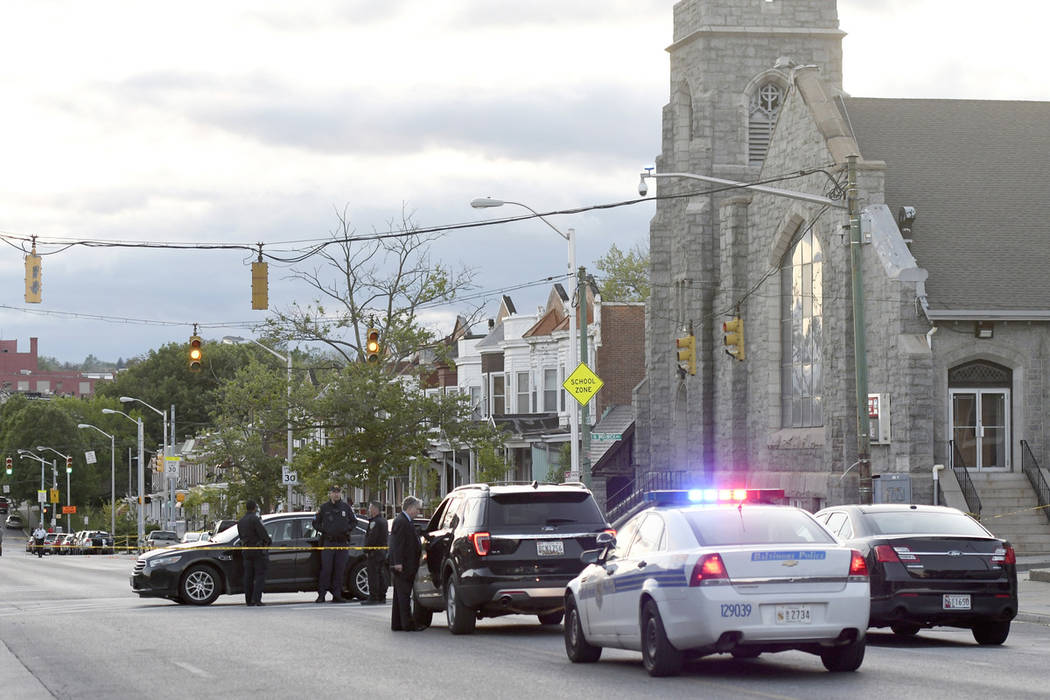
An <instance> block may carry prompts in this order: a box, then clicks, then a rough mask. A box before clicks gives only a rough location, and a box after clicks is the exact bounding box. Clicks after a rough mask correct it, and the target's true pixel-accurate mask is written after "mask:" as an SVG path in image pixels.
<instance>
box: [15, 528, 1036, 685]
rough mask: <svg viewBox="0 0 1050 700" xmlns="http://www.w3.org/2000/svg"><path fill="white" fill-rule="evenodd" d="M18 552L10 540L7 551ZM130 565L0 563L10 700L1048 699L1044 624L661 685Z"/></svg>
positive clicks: (798, 656) (528, 622)
mask: <svg viewBox="0 0 1050 700" xmlns="http://www.w3.org/2000/svg"><path fill="white" fill-rule="evenodd" d="M8 544H10V542H8ZM131 566H132V559H131V557H126V556H94V557H70V556H67V557H57V556H56V557H45V558H43V559H37V558H36V557H30V556H27V555H25V554H24V553H23V552H21V551H19V550H18V549H15V548H8V549H7V551H5V553H4V556H3V557H0V696H3V697H5V698H13V699H14V698H17V699H18V700H31V699H34V698H48V697H57V698H78V699H79V698H107V699H108V698H178V699H179V700H185V698H238V697H252V698H271V697H310V698H327V697H332V698H335V697H339V698H344V699H345V698H346V697H348V696H350V697H368V698H385V697H390V698H404V697H406V696H408V695H409V694H411V695H417V696H419V697H427V698H451V697H486V698H488V697H495V698H529V699H530V700H535V699H536V698H562V697H571V696H581V697H583V696H586V697H600V698H633V697H639V698H640V697H651V696H654V695H655V694H657V693H658V694H659V697H661V698H674V697H693V698H695V697H704V698H800V699H802V698H805V699H807V700H808V699H812V698H845V697H886V698H889V697H892V698H894V700H902V699H905V698H916V699H918V698H922V699H926V698H958V697H995V698H996V700H1003V699H1005V698H1014V697H1017V698H1020V697H1028V698H1030V697H1033V696H1035V695H1043V696H1045V695H1047V694H1048V693H1050V690H1048V688H1047V685H1046V684H1047V681H1046V670H1045V667H1046V659H1047V658H1050V627H1046V626H1042V625H1036V624H1027V623H1015V624H1014V626H1013V630H1012V632H1011V635H1010V639H1009V640H1008V641H1007V643H1006V645H1004V646H1003V647H997V648H980V647H978V646H976V645H975V644H974V642H973V638H972V637H971V635H970V633H969V631H968V630H949V629H944V630H938V631H935V632H926V633H923V634H920V635H919V636H918V637H917V638H914V639H911V640H902V639H897V638H895V637H894V636H893V635H892V634H889V633H880V632H873V633H871V634H870V635H869V638H868V639H869V644H868V651H867V657H866V658H865V661H864V665H863V666H862V667H861V669H860V670H859V671H858V672H856V673H846V674H831V673H827V672H826V671H825V670H824V667H823V666H822V665H821V663H820V659H819V658H817V657H816V656H811V655H808V654H803V653H801V652H785V653H782V654H769V655H763V656H762V657H760V658H759V659H755V660H748V661H742V660H741V661H738V660H735V659H732V658H731V657H729V656H714V657H706V658H704V659H701V660H699V661H696V662H693V663H690V664H689V665H688V666H687V667H686V669H685V672H684V673H683V674H682V676H680V677H678V678H668V679H651V678H649V676H648V675H646V673H645V671H644V669H643V668H642V665H641V657H640V655H639V654H635V653H630V652H622V651H616V650H606V652H605V654H604V655H603V657H602V660H601V661H600V662H599V663H597V664H593V665H573V664H570V663H569V662H568V660H567V659H566V658H565V650H564V647H563V643H562V634H561V627H560V626H557V627H541V626H540V625H538V624H537V623H536V622H535V619H534V618H528V617H521V616H512V617H505V618H499V619H495V620H483V621H481V622H480V623H479V625H478V631H477V633H476V634H474V635H473V636H469V637H452V636H451V635H449V633H448V631H447V630H446V629H445V625H444V618H443V617H435V624H434V626H433V627H432V628H430V629H429V630H426V631H424V632H417V633H410V634H406V633H393V632H391V631H390V629H389V625H390V622H389V620H390V608H389V607H378V606H376V607H362V606H360V605H357V604H349V605H341V606H340V605H333V604H324V605H315V604H314V603H313V602H312V600H313V596H312V595H310V594H305V593H303V594H280V595H270V596H266V597H265V598H264V601H265V602H266V603H267V605H266V606H265V607H263V608H247V607H244V606H243V605H241V598H240V597H232V596H224V597H222V598H220V599H219V601H218V602H217V603H216V604H214V605H212V606H210V607H206V608H196V607H190V606H183V605H177V604H174V603H171V602H168V601H163V600H152V599H140V598H138V597H137V596H134V595H133V594H132V593H131V590H130V588H129V585H128V574H129V572H130V569H131Z"/></svg>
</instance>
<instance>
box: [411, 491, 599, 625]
mask: <svg viewBox="0 0 1050 700" xmlns="http://www.w3.org/2000/svg"><path fill="white" fill-rule="evenodd" d="M603 531H609V532H613V531H612V530H611V529H610V527H609V524H608V522H606V520H605V516H603V515H602V513H601V511H600V510H599V509H598V505H597V504H596V503H595V502H594V498H593V497H592V496H591V492H590V491H588V490H587V489H586V488H585V487H584V486H583V485H582V484H558V485H554V484H538V483H536V482H533V483H532V484H527V485H526V484H513V485H511V484H507V485H491V486H490V485H487V484H471V485H469V486H460V487H459V488H457V489H455V490H454V491H452V492H451V493H449V495H448V496H446V497H445V500H444V501H442V502H441V505H440V506H438V509H437V511H435V512H434V517H432V518H431V519H430V523H429V524H428V525H427V527H426V530H425V532H424V533H423V561H422V563H421V565H420V567H419V572H418V573H417V574H416V581H415V586H414V590H413V612H414V614H415V618H416V623H417V624H419V625H422V626H425V625H428V624H430V620H431V618H432V617H433V614H434V612H435V611H439V610H444V611H445V616H446V618H447V619H448V628H449V631H451V632H452V634H469V633H471V632H473V631H474V625H475V623H476V621H477V620H478V619H479V618H482V617H498V616H500V615H511V614H515V613H520V614H529V615H537V616H538V617H539V620H540V623H541V624H545V625H554V624H557V623H559V622H560V621H561V618H562V615H563V612H564V602H565V585H566V584H567V583H568V582H569V581H570V580H572V579H573V578H574V577H575V576H576V575H577V574H579V573H580V571H582V570H583V568H584V564H583V563H582V562H581V561H580V554H581V553H582V552H583V551H584V550H587V549H594V548H595V547H597V542H596V539H597V537H598V535H599V533H601V532H603Z"/></svg>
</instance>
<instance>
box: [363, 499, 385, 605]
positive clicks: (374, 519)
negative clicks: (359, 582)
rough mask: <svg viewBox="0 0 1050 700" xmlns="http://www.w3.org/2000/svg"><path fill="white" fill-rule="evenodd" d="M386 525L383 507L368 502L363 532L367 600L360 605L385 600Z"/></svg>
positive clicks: (376, 603)
mask: <svg viewBox="0 0 1050 700" xmlns="http://www.w3.org/2000/svg"><path fill="white" fill-rule="evenodd" d="M386 542H387V525H386V518H384V517H383V508H382V506H380V505H379V503H377V502H376V501H372V502H371V503H369V504H368V531H367V533H365V546H366V547H383V549H366V550H365V562H366V566H367V567H368V600H366V601H365V602H364V603H362V605H382V604H383V603H385V602H386V586H387V583H386V578H385V577H384V576H383V565H384V564H385V563H386V549H385V548H386Z"/></svg>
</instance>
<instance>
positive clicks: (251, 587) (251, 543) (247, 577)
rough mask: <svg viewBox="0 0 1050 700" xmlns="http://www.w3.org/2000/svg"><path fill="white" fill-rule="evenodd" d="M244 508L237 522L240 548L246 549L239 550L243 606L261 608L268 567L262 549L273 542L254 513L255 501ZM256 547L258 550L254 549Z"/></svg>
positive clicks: (268, 556)
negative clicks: (241, 562) (242, 568)
mask: <svg viewBox="0 0 1050 700" xmlns="http://www.w3.org/2000/svg"><path fill="white" fill-rule="evenodd" d="M244 508H245V510H246V511H247V512H246V513H245V514H244V517H243V518H241V519H240V520H238V521H237V534H238V535H240V538H241V546H242V547H246V548H247V549H243V550H241V561H243V562H244V604H245V605H258V606H261V605H262V604H263V602H262V594H263V587H264V586H265V585H266V570H267V569H268V568H269V567H270V553H269V552H267V551H266V550H265V549H262V548H263V547H269V546H270V545H271V544H272V543H273V542H272V540H271V539H270V533H268V532H266V527H264V526H263V522H262V518H260V517H259V514H258V513H257V512H256V510H257V508H258V506H256V505H255V501H248V502H247V503H246V504H245V505H244ZM256 547H258V548H259V549H254V548H256Z"/></svg>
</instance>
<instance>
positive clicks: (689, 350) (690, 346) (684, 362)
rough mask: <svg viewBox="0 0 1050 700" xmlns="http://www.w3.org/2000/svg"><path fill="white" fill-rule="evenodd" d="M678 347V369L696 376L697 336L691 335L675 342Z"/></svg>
mask: <svg viewBox="0 0 1050 700" xmlns="http://www.w3.org/2000/svg"><path fill="white" fill-rule="evenodd" d="M674 342H675V345H676V346H677V347H678V368H679V369H681V370H682V371H683V372H688V373H689V374H696V336H695V335H692V334H689V335H687V336H685V337H684V338H678V339H676V340H675V341H674Z"/></svg>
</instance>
